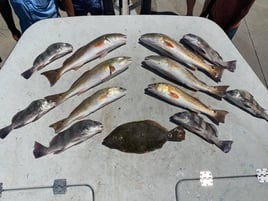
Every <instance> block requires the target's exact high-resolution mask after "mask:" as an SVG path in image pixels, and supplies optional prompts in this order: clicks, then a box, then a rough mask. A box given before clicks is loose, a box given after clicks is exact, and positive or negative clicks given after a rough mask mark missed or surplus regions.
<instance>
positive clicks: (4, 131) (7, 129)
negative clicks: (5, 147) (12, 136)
mask: <svg viewBox="0 0 268 201" xmlns="http://www.w3.org/2000/svg"><path fill="white" fill-rule="evenodd" d="M12 129H13V127H12V124H11V125H9V126H6V127H5V128H2V129H1V130H0V138H1V139H4V138H5V137H6V136H7V135H8V134H9V133H10V131H12Z"/></svg>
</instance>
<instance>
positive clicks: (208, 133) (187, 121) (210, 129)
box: [170, 111, 233, 153]
mask: <svg viewBox="0 0 268 201" xmlns="http://www.w3.org/2000/svg"><path fill="white" fill-rule="evenodd" d="M170 120H171V121H172V122H174V123H176V124H178V125H180V126H183V127H184V128H185V129H187V130H189V131H191V132H193V133H195V134H197V135H198V136H199V137H201V138H203V139H204V140H206V141H207V142H209V143H211V144H215V145H216V146H217V147H219V148H220V149H221V150H222V151H223V152H224V153H228V152H229V151H230V150H231V148H232V144H233V141H231V140H219V139H218V130H217V128H216V127H215V126H214V125H213V124H210V123H208V122H206V121H205V120H204V119H203V118H202V117H200V116H199V115H197V114H196V113H194V112H189V111H187V112H186V111H185V112H179V113H176V114H174V115H173V116H172V117H170Z"/></svg>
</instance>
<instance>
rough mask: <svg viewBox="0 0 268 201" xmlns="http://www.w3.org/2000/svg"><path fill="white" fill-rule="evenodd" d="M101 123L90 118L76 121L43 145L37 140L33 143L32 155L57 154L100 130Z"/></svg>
mask: <svg viewBox="0 0 268 201" xmlns="http://www.w3.org/2000/svg"><path fill="white" fill-rule="evenodd" d="M102 130H103V125H102V124H101V123H100V122H97V121H92V120H82V121H79V122H76V123H75V124H74V125H72V126H71V127H70V128H68V129H66V130H64V131H62V132H60V133H59V134H58V135H56V136H55V137H54V138H53V139H52V140H51V141H50V143H49V147H45V146H44V145H42V144H40V143H39V142H35V144H34V151H33V154H34V157H35V158H40V157H42V156H45V155H47V154H50V153H54V154H59V153H61V152H63V151H65V150H66V149H69V148H70V147H72V146H75V145H77V144H80V143H82V142H84V141H86V140H88V139H89V138H91V137H93V136H94V135H96V134H98V133H100V132H102Z"/></svg>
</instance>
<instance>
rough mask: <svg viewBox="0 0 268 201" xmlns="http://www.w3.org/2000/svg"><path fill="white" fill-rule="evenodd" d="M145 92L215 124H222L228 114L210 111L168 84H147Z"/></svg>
mask: <svg viewBox="0 0 268 201" xmlns="http://www.w3.org/2000/svg"><path fill="white" fill-rule="evenodd" d="M146 92H149V93H152V94H153V95H156V96H158V97H160V98H162V99H163V100H165V101H167V102H169V103H171V104H174V105H176V106H179V107H183V108H186V109H189V110H191V111H193V112H197V113H200V112H201V113H203V114H206V115H207V116H209V117H210V118H211V119H212V120H214V122H215V123H217V124H218V123H219V122H221V123H224V120H225V115H226V114H227V113H228V112H227V111H224V110H214V109H211V108H210V107H208V106H206V105H205V104H204V103H202V102H201V101H200V100H198V99H197V98H194V97H193V96H191V95H189V94H187V93H186V92H184V91H183V90H181V89H179V88H177V87H175V86H173V85H171V84H168V83H154V84H149V85H148V88H147V89H146Z"/></svg>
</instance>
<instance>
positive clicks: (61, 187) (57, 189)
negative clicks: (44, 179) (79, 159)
mask: <svg viewBox="0 0 268 201" xmlns="http://www.w3.org/2000/svg"><path fill="white" fill-rule="evenodd" d="M66 191H67V181H66V179H56V180H54V184H53V193H54V194H55V195H56V194H65V193H66Z"/></svg>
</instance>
